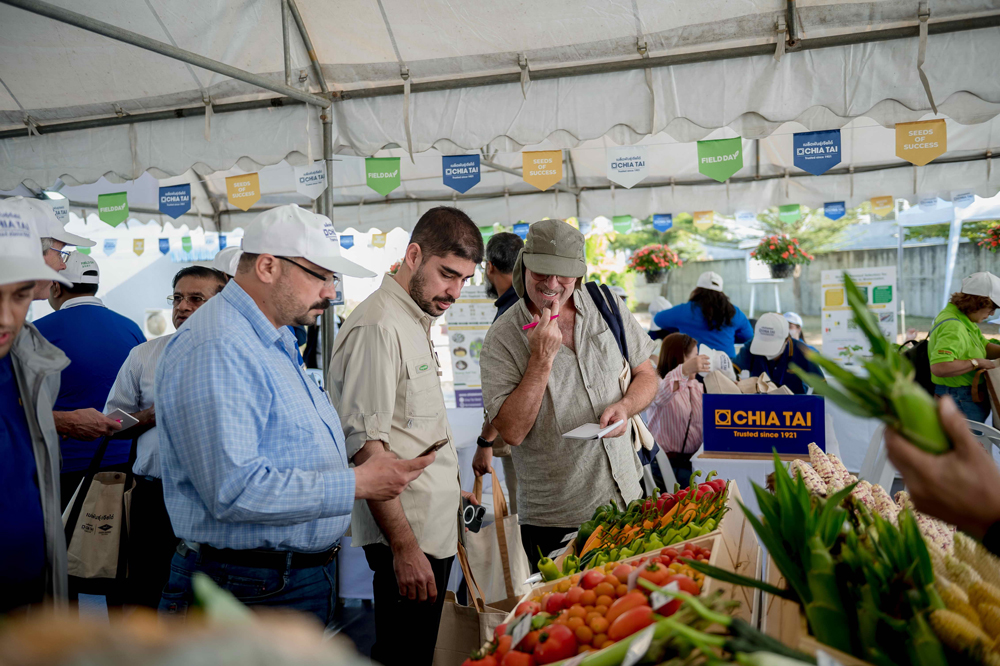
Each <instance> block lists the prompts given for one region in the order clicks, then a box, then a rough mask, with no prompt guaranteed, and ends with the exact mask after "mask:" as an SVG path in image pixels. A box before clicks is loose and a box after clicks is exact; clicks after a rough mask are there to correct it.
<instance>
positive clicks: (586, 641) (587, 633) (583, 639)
mask: <svg viewBox="0 0 1000 666" xmlns="http://www.w3.org/2000/svg"><path fill="white" fill-rule="evenodd" d="M573 633H574V634H576V640H577V642H578V643H581V644H582V645H590V642H591V641H593V640H594V631H593V630H592V629H591V628H590V627H588V626H586V625H584V626H582V627H577V628H576V631H575V632H573Z"/></svg>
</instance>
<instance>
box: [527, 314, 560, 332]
mask: <svg viewBox="0 0 1000 666" xmlns="http://www.w3.org/2000/svg"><path fill="white" fill-rule="evenodd" d="M553 319H559V315H552V316H551V317H549V321H552V320H553ZM536 326H538V322H537V321H533V322H531V323H530V324H525V325H524V326H522V327H521V330H522V331H527V330H528V329H529V328H534V327H536Z"/></svg>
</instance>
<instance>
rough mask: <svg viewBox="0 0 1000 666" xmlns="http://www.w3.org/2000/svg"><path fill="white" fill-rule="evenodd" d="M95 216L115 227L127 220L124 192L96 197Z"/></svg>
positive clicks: (126, 200) (126, 201) (126, 204)
mask: <svg viewBox="0 0 1000 666" xmlns="http://www.w3.org/2000/svg"><path fill="white" fill-rule="evenodd" d="M97 216H98V217H99V218H101V221H102V222H105V223H107V224H110V225H111V226H113V227H117V226H118V225H119V224H121V223H122V222H124V221H125V220H127V219H128V198H127V196H126V194H125V192H115V193H114V194H100V195H98V196H97Z"/></svg>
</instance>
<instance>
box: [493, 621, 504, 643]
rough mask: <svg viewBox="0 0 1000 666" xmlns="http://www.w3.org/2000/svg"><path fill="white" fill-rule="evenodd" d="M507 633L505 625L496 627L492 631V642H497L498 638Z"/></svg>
mask: <svg viewBox="0 0 1000 666" xmlns="http://www.w3.org/2000/svg"><path fill="white" fill-rule="evenodd" d="M506 633H507V623H506V622H504V623H503V624H500V625H497V628H496V629H494V630H493V640H495V641H498V640H500V637H501V636H503V635H504V634H506Z"/></svg>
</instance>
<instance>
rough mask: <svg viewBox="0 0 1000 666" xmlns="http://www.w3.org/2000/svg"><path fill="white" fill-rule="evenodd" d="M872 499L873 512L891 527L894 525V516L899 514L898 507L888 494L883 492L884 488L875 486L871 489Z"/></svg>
mask: <svg viewBox="0 0 1000 666" xmlns="http://www.w3.org/2000/svg"><path fill="white" fill-rule="evenodd" d="M871 494H872V497H874V498H875V511H876V512H877V513H878V514H879V515H880V516H882V517H883V518H885V519H886V520H888V521H889V522H890V523H892V524H893V525H895V524H896V515H897V514H898V513H899V507H898V506H896V503H895V502H893V501H892V497H890V496H889V493H887V492H885V488H883V487H882V486H880V485H878V484H875V485H873V486H872V487H871Z"/></svg>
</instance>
